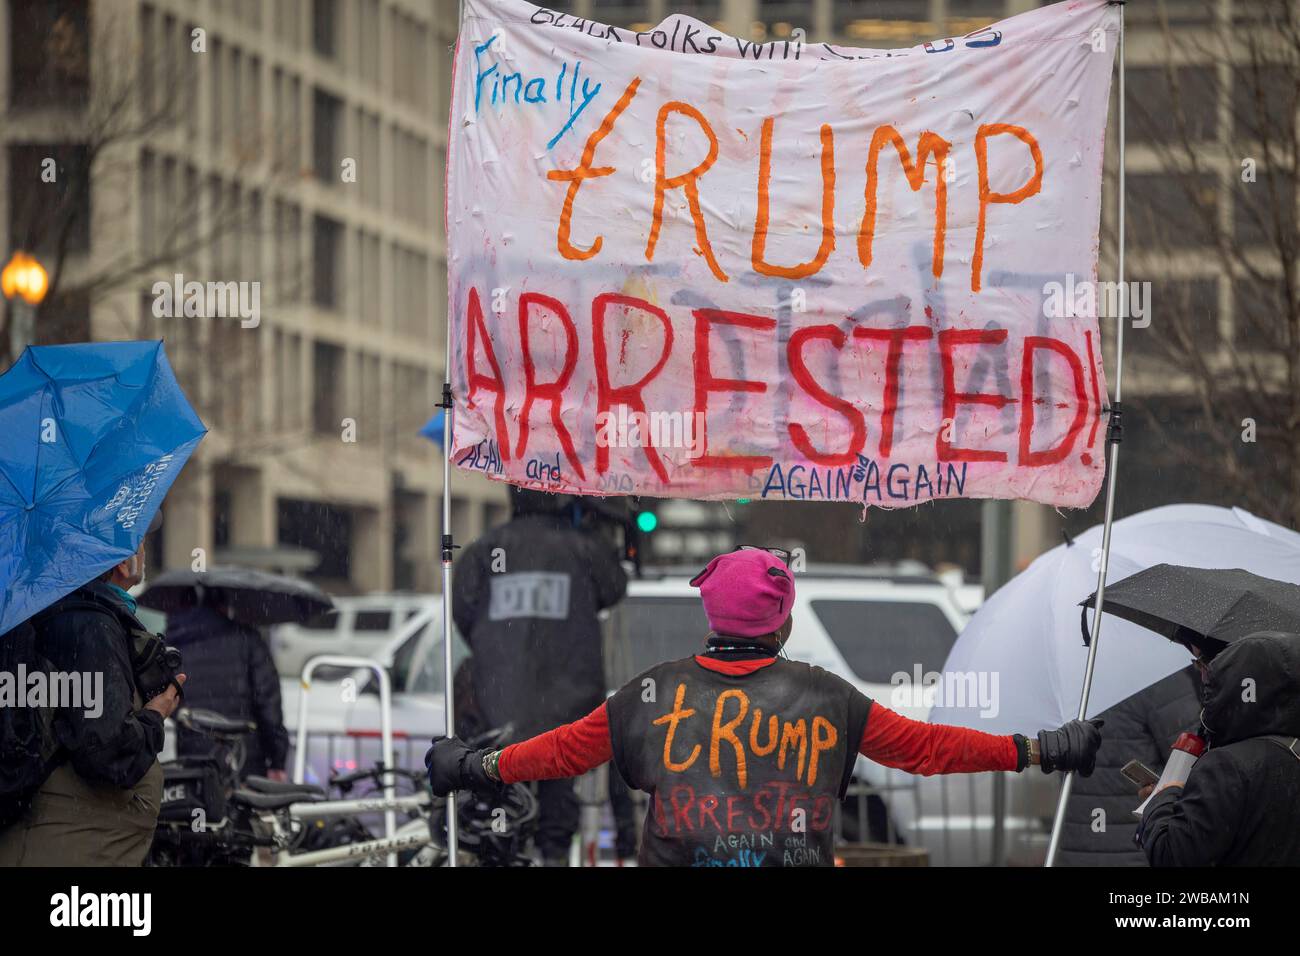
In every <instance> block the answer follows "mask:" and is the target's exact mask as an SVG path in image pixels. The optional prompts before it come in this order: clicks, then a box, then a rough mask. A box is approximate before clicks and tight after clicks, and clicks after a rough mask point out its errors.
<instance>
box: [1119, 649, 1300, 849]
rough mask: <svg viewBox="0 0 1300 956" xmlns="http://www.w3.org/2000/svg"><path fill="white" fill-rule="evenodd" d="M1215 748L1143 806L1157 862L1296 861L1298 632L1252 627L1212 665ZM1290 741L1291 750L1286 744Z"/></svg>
mask: <svg viewBox="0 0 1300 956" xmlns="http://www.w3.org/2000/svg"><path fill="white" fill-rule="evenodd" d="M1204 700H1205V706H1204V708H1203V710H1202V712H1201V723H1202V724H1203V725H1204V727H1205V731H1206V736H1207V738H1208V742H1209V749H1208V750H1207V751H1206V752H1205V753H1204V754H1203V755H1202V756H1201V758H1200V760H1198V761H1197V762H1196V764H1195V766H1193V767H1192V770H1191V772H1190V773H1189V774H1188V775H1187V782H1186V786H1183V787H1169V788H1167V789H1165V790H1162V791H1160V792H1159V793H1158V794H1156V795H1155V797H1153V798H1152V800H1151V802H1150V803H1149V804H1147V808H1146V812H1145V813H1144V815H1143V819H1142V825H1141V827H1140V828H1139V830H1138V839H1139V840H1140V842H1141V844H1142V849H1143V850H1144V851H1145V852H1146V855H1147V859H1148V860H1150V861H1151V865H1152V866H1300V743H1298V742H1297V741H1296V737H1297V736H1300V635H1296V634H1282V633H1279V632H1276V631H1267V632H1261V633H1258V634H1252V635H1250V636H1249V637H1245V638H1242V639H1241V640H1239V641H1235V642H1233V643H1232V644H1229V645H1228V647H1227V648H1226V649H1225V650H1223V651H1221V652H1220V653H1219V654H1218V655H1217V656H1216V657H1215V658H1214V662H1213V663H1212V664H1211V665H1210V671H1209V675H1208V679H1207V680H1206V683H1205V693H1204ZM1288 745H1289V749H1288Z"/></svg>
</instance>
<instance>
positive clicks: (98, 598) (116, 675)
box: [0, 581, 164, 866]
mask: <svg viewBox="0 0 1300 956" xmlns="http://www.w3.org/2000/svg"><path fill="white" fill-rule="evenodd" d="M32 625H33V629H34V632H35V633H34V642H32V643H31V645H30V646H31V647H32V649H33V656H34V659H33V660H31V661H27V662H25V663H26V665H27V667H29V668H33V669H38V670H41V671H44V672H46V673H50V672H59V673H64V674H90V675H102V685H101V687H100V688H99V692H98V694H97V696H98V700H97V701H96V702H95V706H94V707H93V708H89V707H85V706H80V707H78V706H62V707H55V708H53V709H52V710H51V711H50V715H51V718H52V719H51V721H50V724H49V726H50V728H51V732H52V733H53V735H54V741H53V746H52V747H51V750H52V751H53V752H54V754H55V757H54V761H53V768H52V770H51V772H50V773H49V774H48V775H47V776H46V779H45V781H44V783H42V784H41V786H40V788H39V790H38V791H37V792H36V794H35V795H34V796H33V797H32V800H31V803H30V805H29V807H28V809H27V811H26V813H25V815H24V816H23V817H22V818H21V819H19V820H18V821H17V822H16V823H13V824H12V825H11V826H9V827H7V828H5V830H4V831H3V832H0V865H3V866H24V865H25V866H33V865H35V866H52V865H63V866H112V865H121V866H139V865H140V864H141V863H142V862H143V861H144V857H145V855H146V854H147V853H148V851H149V845H150V843H151V842H152V840H153V831H154V827H155V826H156V824H157V820H158V808H159V805H160V804H161V800H162V769H161V766H160V765H159V763H158V753H159V752H160V751H161V750H162V746H163V737H164V732H163V718H162V716H161V715H160V714H158V713H156V712H155V711H152V710H145V709H144V704H145V701H144V700H143V699H142V698H141V695H140V693H139V691H138V690H137V689H136V683H135V675H134V672H133V669H132V666H131V662H132V633H131V632H132V631H133V630H135V631H138V632H145V630H146V629H145V627H144V625H143V624H141V623H140V622H139V620H137V619H136V617H135V615H134V613H133V612H132V610H131V609H130V607H129V606H128V605H127V604H126V602H125V601H124V600H123V599H122V597H121V595H120V593H119V592H117V591H115V590H114V589H113V588H111V587H109V586H108V585H107V584H104V583H103V582H98V581H96V582H92V583H90V584H87V585H85V586H84V587H82V588H79V589H78V590H76V591H74V592H73V593H72V594H69V595H68V596H67V597H65V598H62V599H60V600H59V601H57V602H55V604H53V605H52V606H51V607H50V608H48V609H47V610H45V611H42V612H41V613H40V614H38V615H37V616H36V617H35V618H33V621H32ZM81 703H82V704H85V703H87V701H86V700H82V701H81Z"/></svg>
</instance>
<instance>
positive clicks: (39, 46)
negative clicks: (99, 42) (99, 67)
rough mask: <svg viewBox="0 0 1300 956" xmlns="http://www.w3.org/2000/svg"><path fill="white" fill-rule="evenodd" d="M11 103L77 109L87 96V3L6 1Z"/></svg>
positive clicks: (72, 0)
mask: <svg viewBox="0 0 1300 956" xmlns="http://www.w3.org/2000/svg"><path fill="white" fill-rule="evenodd" d="M9 25H10V31H9V70H10V73H9V79H10V82H9V100H10V103H11V104H12V105H13V106H15V107H36V106H80V105H84V104H85V102H86V98H87V95H88V94H89V92H90V29H89V27H90V4H89V2H88V0H41V2H36V0H10V2H9Z"/></svg>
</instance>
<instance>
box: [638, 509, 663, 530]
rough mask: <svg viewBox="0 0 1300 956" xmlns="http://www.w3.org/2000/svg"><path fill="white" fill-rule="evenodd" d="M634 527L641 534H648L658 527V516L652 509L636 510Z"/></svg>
mask: <svg viewBox="0 0 1300 956" xmlns="http://www.w3.org/2000/svg"><path fill="white" fill-rule="evenodd" d="M636 527H637V530H638V531H640V532H641V533H642V534H649V533H650V532H651V531H653V530H654V529H655V528H657V527H659V516H658V515H656V514H655V513H654V512H653V511H638V512H637V513H636Z"/></svg>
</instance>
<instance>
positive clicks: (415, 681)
mask: <svg viewBox="0 0 1300 956" xmlns="http://www.w3.org/2000/svg"><path fill="white" fill-rule="evenodd" d="M427 627H428V626H427V625H426V626H425V627H422V628H420V630H419V631H417V632H416V633H415V634H413V635H412V636H411V639H410V640H409V641H407V642H406V643H405V644H403V645H402V647H401V649H400V650H399V651H398V652H397V655H396V656H395V657H394V659H393V671H392V674H393V686H394V687H395V688H397V689H399V690H404V691H406V692H407V693H408V694H441V693H442V692H443V673H444V672H443V666H442V663H443V660H442V656H443V655H442V634H441V633H439V634H438V635H437V636H436V637H434V639H433V640H431V641H427V642H425V641H423V640H422V638H423V635H424V632H425V631H426V630H427ZM408 649H409V650H408ZM421 649H423V650H424V653H423V655H422V656H420V657H418V658H417V657H416V655H417V654H418V653H419V652H420V650H421ZM467 657H469V645H468V644H466V643H465V639H464V638H463V637H461V636H460V631H458V630H456V628H455V626H454V625H453V627H452V632H451V663H452V669H453V670H455V669H456V668H458V667H460V663H461V661H463V660H465V658H467ZM399 661H404V663H399Z"/></svg>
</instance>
